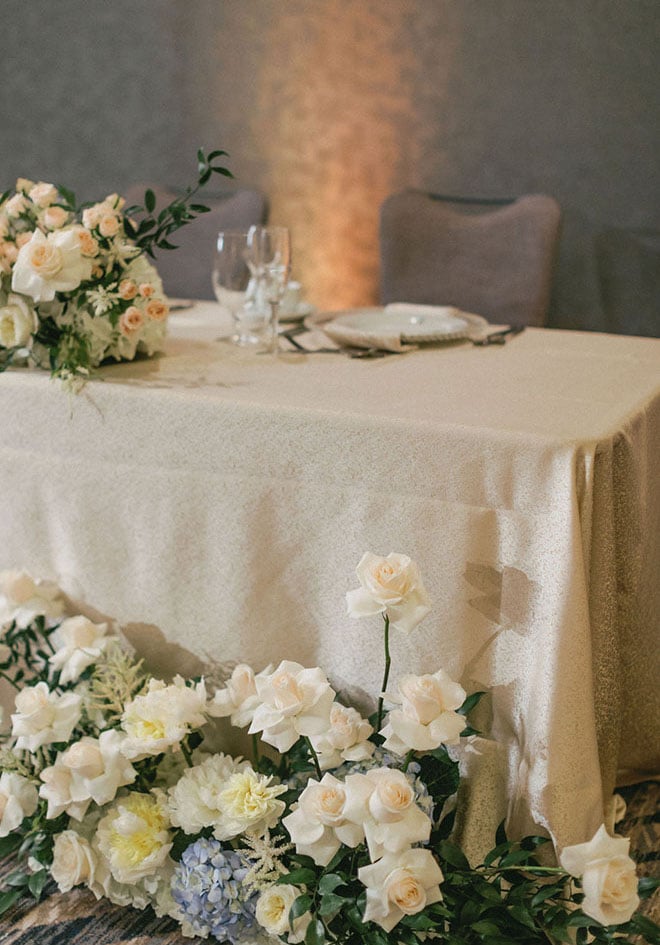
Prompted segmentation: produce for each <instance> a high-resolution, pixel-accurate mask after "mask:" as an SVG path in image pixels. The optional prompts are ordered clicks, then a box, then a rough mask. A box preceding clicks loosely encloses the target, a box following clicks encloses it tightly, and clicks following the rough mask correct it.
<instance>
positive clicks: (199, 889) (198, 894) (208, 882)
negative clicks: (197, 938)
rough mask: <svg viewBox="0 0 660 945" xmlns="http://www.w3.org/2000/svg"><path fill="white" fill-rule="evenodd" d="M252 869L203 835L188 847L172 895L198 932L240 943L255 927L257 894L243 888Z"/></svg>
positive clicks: (174, 880) (179, 865)
mask: <svg viewBox="0 0 660 945" xmlns="http://www.w3.org/2000/svg"><path fill="white" fill-rule="evenodd" d="M248 868H249V865H248V864H247V863H246V861H245V860H244V859H243V857H242V856H240V854H238V853H235V852H234V851H233V850H223V848H222V845H221V844H220V843H219V842H218V841H217V840H213V839H209V840H205V839H203V838H202V839H200V840H196V841H195V842H194V843H192V844H191V845H190V846H189V847H188V848H187V849H186V850H185V852H184V854H183V856H182V857H181V862H180V863H178V864H177V867H176V869H175V871H174V876H173V877H172V898H173V899H174V901H175V902H176V904H177V905H178V906H179V909H180V910H181V914H182V920H183V921H185V922H187V923H189V925H190V927H191V930H192V931H193V932H194V933H195V934H196V935H201V936H203V937H204V938H206V936H208V935H209V934H210V935H213V936H214V937H215V938H216V939H217V940H218V941H219V942H231V943H232V945H238V943H239V942H240V941H241V940H242V938H243V936H244V935H245V933H246V932H247V931H248V930H249V929H250V928H252V926H253V925H254V924H255V922H256V920H255V918H254V910H255V906H256V900H257V896H256V894H255V893H252V894H246V890H245V888H244V887H243V880H244V879H245V875H246V873H247V871H248Z"/></svg>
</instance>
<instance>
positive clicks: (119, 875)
mask: <svg viewBox="0 0 660 945" xmlns="http://www.w3.org/2000/svg"><path fill="white" fill-rule="evenodd" d="M96 843H97V845H98V849H99V851H100V852H101V854H102V855H103V857H104V858H105V860H106V862H107V864H108V866H109V869H110V872H111V873H112V876H113V877H114V879H116V880H117V882H118V883H136V882H139V881H140V880H142V879H145V878H146V877H148V876H153V875H154V874H156V873H158V871H159V870H160V869H161V868H162V867H163V866H164V864H165V863H166V861H167V860H168V854H169V851H170V849H171V847H172V843H171V838H170V832H169V820H168V817H167V809H166V807H165V805H164V803H163V802H162V800H161V799H160V798H158V797H154V796H153V795H150V794H136V793H131V794H128V795H126V797H122V798H121V799H120V800H118V801H116V802H115V804H114V805H113V806H112V807H111V808H110V810H109V811H108V813H107V814H106V815H105V817H103V819H102V820H101V821H99V825H98V828H97V831H96Z"/></svg>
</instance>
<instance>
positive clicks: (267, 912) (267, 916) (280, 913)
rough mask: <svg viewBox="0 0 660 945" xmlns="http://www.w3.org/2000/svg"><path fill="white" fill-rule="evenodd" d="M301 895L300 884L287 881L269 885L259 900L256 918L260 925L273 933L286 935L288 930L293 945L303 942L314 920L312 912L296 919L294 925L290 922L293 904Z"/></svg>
mask: <svg viewBox="0 0 660 945" xmlns="http://www.w3.org/2000/svg"><path fill="white" fill-rule="evenodd" d="M300 895H302V890H301V889H299V888H298V886H290V885H287V884H285V883H282V884H279V883H278V884H277V885H273V886H269V887H268V888H267V889H265V890H264V891H263V892H262V893H261V895H260V896H259V899H258V900H257V907H256V909H255V918H256V920H257V922H258V923H259V925H260V926H262V928H264V929H265V930H266V931H267V932H269V933H270V934H271V935H286V934H287V932H288V933H289V936H288V941H289V942H291V943H292V945H293V943H296V942H302V941H303V939H304V938H305V933H306V931H307V926H308V925H309V923H310V922H311V920H312V917H311V915H310V913H308V912H306V913H305V914H304V915H301V916H299V917H298V918H297V919H295V921H294V923H293V927H292V926H291V924H290V922H289V912H290V911H291V906H292V905H293V904H294V902H295V901H296V899H297V898H298V896H300Z"/></svg>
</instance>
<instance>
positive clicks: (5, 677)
mask: <svg viewBox="0 0 660 945" xmlns="http://www.w3.org/2000/svg"><path fill="white" fill-rule="evenodd" d="M0 677H2V679H6V680H7V682H8V683H9V685H10V686H13V687H14V689H16V690H17V691H20V688H21V687H20V686H18V685H17V684H16V683H15V682H14V680H13V679H11V677H10V676H8V675H7V673H5V672H4V671H3V670H1V669H0Z"/></svg>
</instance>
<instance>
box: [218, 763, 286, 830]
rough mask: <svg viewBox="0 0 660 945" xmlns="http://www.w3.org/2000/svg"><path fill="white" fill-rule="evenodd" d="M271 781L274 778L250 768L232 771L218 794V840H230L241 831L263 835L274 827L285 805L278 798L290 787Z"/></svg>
mask: <svg viewBox="0 0 660 945" xmlns="http://www.w3.org/2000/svg"><path fill="white" fill-rule="evenodd" d="M271 781H272V777H267V776H266V775H263V774H257V772H256V771H253V770H252V768H250V767H247V768H245V769H244V770H243V771H237V772H236V773H235V774H232V776H231V777H230V778H229V781H228V782H227V784H226V785H225V786H224V788H223V789H222V791H221V792H220V794H219V796H218V808H219V810H220V817H219V818H218V820H217V821H216V823H215V826H214V828H213V836H214V837H216V839H218V840H231V839H233V838H234V837H237V836H238V835H239V834H241V833H245V834H248V835H253V836H261V835H263V834H264V833H265V832H266V830H269V829H270V828H271V827H274V826H275V824H276V823H277V822H278V820H279V819H280V817H281V816H282V814H283V813H284V808H285V804H284V802H283V801H279V800H277V798H278V796H279V795H280V794H283V793H284V792H285V791H286V790H287V788H286V786H285V785H283V784H273V785H271Z"/></svg>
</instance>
